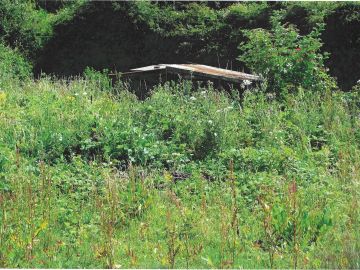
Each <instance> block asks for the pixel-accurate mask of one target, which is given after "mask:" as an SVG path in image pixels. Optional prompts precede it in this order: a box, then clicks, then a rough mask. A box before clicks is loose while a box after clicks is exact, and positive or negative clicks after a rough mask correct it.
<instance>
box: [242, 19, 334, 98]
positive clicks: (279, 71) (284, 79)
mask: <svg viewBox="0 0 360 270" xmlns="http://www.w3.org/2000/svg"><path fill="white" fill-rule="evenodd" d="M322 27H323V25H318V27H317V28H315V29H314V30H313V31H312V32H311V33H310V34H308V35H305V36H300V35H299V33H298V30H297V29H296V28H295V27H294V26H291V25H289V26H287V27H286V26H285V25H282V24H281V23H280V17H279V15H277V16H274V17H272V30H271V31H266V30H264V29H255V30H244V34H245V36H247V38H248V39H249V41H248V42H247V43H243V44H242V45H241V47H240V48H241V50H242V51H243V54H242V55H241V56H240V57H239V59H240V60H242V61H244V62H245V63H246V65H247V66H248V67H249V68H250V69H251V70H253V71H254V72H255V73H257V74H261V75H262V76H263V78H265V79H266V80H267V83H268V86H269V90H270V91H272V92H276V93H281V92H282V91H285V92H287V91H293V90H295V89H298V88H299V87H302V88H304V89H310V88H311V89H312V90H313V91H323V90H324V89H331V88H333V87H335V83H334V81H333V79H332V78H331V77H330V76H329V75H328V74H327V72H326V69H325V67H324V58H325V56H326V55H324V54H323V53H321V52H320V48H321V46H322V43H321V40H320V38H319V37H320V33H321V30H322Z"/></svg>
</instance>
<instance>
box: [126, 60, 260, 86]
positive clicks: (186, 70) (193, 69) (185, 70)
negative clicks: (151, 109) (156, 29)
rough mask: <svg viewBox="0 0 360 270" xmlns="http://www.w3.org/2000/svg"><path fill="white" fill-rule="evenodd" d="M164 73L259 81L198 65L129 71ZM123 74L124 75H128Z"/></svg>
mask: <svg viewBox="0 0 360 270" xmlns="http://www.w3.org/2000/svg"><path fill="white" fill-rule="evenodd" d="M156 70H159V71H164V70H165V71H166V72H168V73H172V74H179V75H192V76H200V77H205V78H206V77H208V78H213V79H220V80H226V81H232V82H241V81H243V80H250V81H259V80H260V77H259V76H256V75H252V74H247V73H243V72H238V71H233V70H228V69H223V68H216V67H211V66H206V65H199V64H159V65H152V66H146V67H140V68H134V69H131V71H132V72H134V73H140V74H141V72H153V71H156ZM132 72H129V73H132ZM129 73H124V74H129Z"/></svg>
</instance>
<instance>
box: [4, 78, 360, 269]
mask: <svg viewBox="0 0 360 270" xmlns="http://www.w3.org/2000/svg"><path fill="white" fill-rule="evenodd" d="M2 85H4V86H3V88H2V92H0V93H1V99H0V115H1V117H0V205H1V211H0V215H1V216H0V221H1V224H0V266H1V267H43V268H46V267H51V268H55V267H62V268H69V267H71V268H75V267H94V268H100V267H101V268H103V267H110V268H129V267H138V268H139V267H140V268H141V267H144V268H145V267H152V268H155V267H174V268H181V267H204V268H210V267H211V268H212V267H217V268H219V267H221V268H223V267H232V268H238V267H245V268H264V267H273V268H289V267H294V268H359V267H360V264H359V263H360V257H359V250H360V247H359V243H360V235H359V230H358V228H359V225H360V224H359V223H360V216H359V210H358V209H359V205H358V201H359V176H360V171H359V168H360V160H359V146H360V144H359V138H360V136H359V135H360V133H359V130H360V129H359V124H360V120H359V117H358V115H359V112H360V110H359V107H358V104H359V98H358V97H357V95H356V94H354V93H350V94H346V93H339V92H333V93H331V92H324V93H311V92H309V91H300V92H298V93H296V94H291V95H290V94H289V95H287V96H286V97H285V98H284V99H283V100H276V99H273V98H272V97H271V96H269V95H266V94H264V93H262V92H257V91H256V90H254V91H253V92H247V93H245V95H244V97H243V98H242V99H238V98H235V97H231V96H230V95H229V94H225V93H221V92H217V91H215V90H214V89H212V88H211V86H209V87H206V88H199V89H197V90H193V91H190V92H187V91H185V90H184V89H185V88H186V89H188V87H187V85H186V83H178V84H166V85H163V86H159V87H157V88H156V89H155V90H154V91H153V93H152V95H151V96H150V97H149V98H148V99H146V100H144V101H140V100H138V99H137V98H136V97H135V96H134V95H133V94H131V93H130V92H127V91H125V90H124V89H122V88H118V89H116V91H115V89H103V90H99V87H98V85H97V83H96V81H93V80H81V79H78V80H74V81H71V82H65V81H61V80H59V81H52V80H50V79H48V78H43V79H40V80H38V81H27V82H24V83H22V84H21V85H20V84H18V83H15V82H14V83H12V82H9V81H8V82H4V83H3V84H2ZM115 92H116V94H114V93H115ZM289 186H290V189H289Z"/></svg>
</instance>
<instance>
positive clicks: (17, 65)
mask: <svg viewBox="0 0 360 270" xmlns="http://www.w3.org/2000/svg"><path fill="white" fill-rule="evenodd" d="M30 74H31V65H30V64H29V63H28V62H27V60H25V59H24V57H23V56H22V55H21V54H20V53H19V52H18V51H17V50H13V49H11V48H9V47H7V46H5V45H3V44H1V43H0V87H1V84H4V83H5V82H6V81H8V80H10V79H14V80H17V79H19V80H24V79H25V78H28V77H29V76H30Z"/></svg>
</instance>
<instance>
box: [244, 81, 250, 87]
mask: <svg viewBox="0 0 360 270" xmlns="http://www.w3.org/2000/svg"><path fill="white" fill-rule="evenodd" d="M243 84H244V85H245V86H248V85H251V81H250V80H244V81H243Z"/></svg>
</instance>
